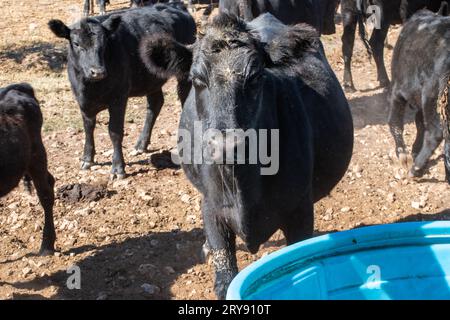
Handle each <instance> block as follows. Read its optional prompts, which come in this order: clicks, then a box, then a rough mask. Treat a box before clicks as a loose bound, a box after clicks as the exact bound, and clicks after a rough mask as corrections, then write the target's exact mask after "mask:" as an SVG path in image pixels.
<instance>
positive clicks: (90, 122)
mask: <svg viewBox="0 0 450 320" xmlns="http://www.w3.org/2000/svg"><path fill="white" fill-rule="evenodd" d="M82 117H83V126H84V135H85V136H84V139H85V140H84V152H83V158H82V159H81V169H82V170H89V169H90V168H91V167H92V166H93V165H94V157H95V140H94V130H95V125H96V123H97V119H96V116H87V115H86V114H84V113H83V114H82Z"/></svg>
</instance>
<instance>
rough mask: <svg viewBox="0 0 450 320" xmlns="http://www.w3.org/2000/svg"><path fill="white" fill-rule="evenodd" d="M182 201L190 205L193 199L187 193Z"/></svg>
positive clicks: (182, 197)
mask: <svg viewBox="0 0 450 320" xmlns="http://www.w3.org/2000/svg"><path fill="white" fill-rule="evenodd" d="M181 201H182V202H184V203H189V202H190V201H191V197H190V196H189V195H188V194H186V193H185V194H183V195H182V196H181Z"/></svg>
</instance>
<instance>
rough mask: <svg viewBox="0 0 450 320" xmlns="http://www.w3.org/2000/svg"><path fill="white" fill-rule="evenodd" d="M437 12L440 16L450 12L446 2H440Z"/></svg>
mask: <svg viewBox="0 0 450 320" xmlns="http://www.w3.org/2000/svg"><path fill="white" fill-rule="evenodd" d="M437 14H438V15H440V16H444V17H446V16H448V15H449V14H450V12H449V9H448V3H447V2H441V7H440V8H439V11H438V13H437Z"/></svg>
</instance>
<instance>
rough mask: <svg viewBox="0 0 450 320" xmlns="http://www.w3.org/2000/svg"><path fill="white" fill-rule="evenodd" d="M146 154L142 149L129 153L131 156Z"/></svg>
mask: <svg viewBox="0 0 450 320" xmlns="http://www.w3.org/2000/svg"><path fill="white" fill-rule="evenodd" d="M145 152H146V150H144V149H134V150H133V151H131V152H130V155H131V156H133V157H134V156H139V155H141V154H144V153H145Z"/></svg>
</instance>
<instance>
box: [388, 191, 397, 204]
mask: <svg viewBox="0 0 450 320" xmlns="http://www.w3.org/2000/svg"><path fill="white" fill-rule="evenodd" d="M386 201H387V202H388V203H393V202H394V201H395V193H393V192H391V193H389V194H388V195H387V197H386Z"/></svg>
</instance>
